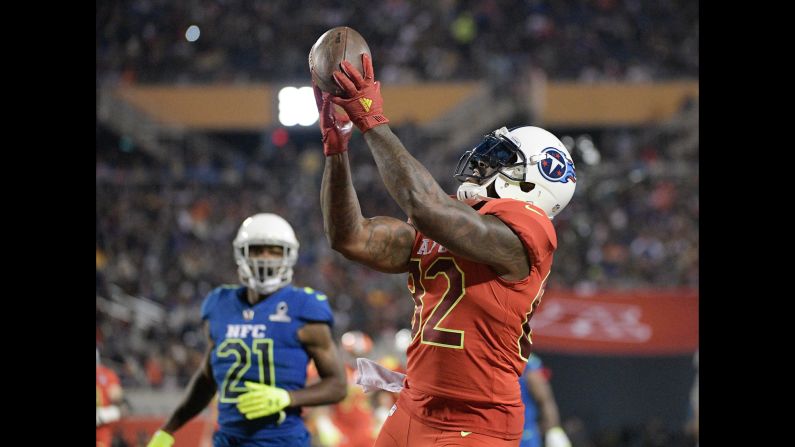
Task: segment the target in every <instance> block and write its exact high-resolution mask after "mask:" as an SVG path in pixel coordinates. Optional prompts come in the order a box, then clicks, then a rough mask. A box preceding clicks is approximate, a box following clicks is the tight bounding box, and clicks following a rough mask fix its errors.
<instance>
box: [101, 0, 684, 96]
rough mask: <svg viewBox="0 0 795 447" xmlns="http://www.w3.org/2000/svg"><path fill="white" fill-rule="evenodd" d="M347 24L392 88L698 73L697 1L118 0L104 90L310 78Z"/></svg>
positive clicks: (109, 14) (110, 16) (106, 33)
mask: <svg viewBox="0 0 795 447" xmlns="http://www.w3.org/2000/svg"><path fill="white" fill-rule="evenodd" d="M192 25H195V26H197V27H198V39H196V40H195V41H189V40H188V39H187V38H186V35H187V33H186V32H187V30H188V28H189V27H190V26H192ZM339 25H348V26H351V27H353V28H354V29H356V30H358V31H359V32H360V33H361V34H362V35H363V36H364V37H365V39H366V40H367V42H368V44H369V46H370V50H371V52H372V54H373V58H374V61H375V64H376V69H377V72H378V76H379V78H380V80H382V81H384V82H387V83H396V82H413V81H418V80H420V81H434V80H450V79H482V78H484V77H490V78H492V79H500V78H506V77H510V76H513V75H515V74H516V73H517V72H520V71H521V70H526V69H529V68H530V67H532V68H536V69H540V70H543V71H544V72H546V74H547V75H548V76H549V77H550V78H552V79H571V80H580V81H597V80H625V81H647V80H651V79H670V78H677V77H695V76H697V75H698V45H699V44H698V40H699V36H698V32H699V31H698V2H692V1H687V0H674V1H657V0H559V1H551V0H525V1H517V0H439V1H434V2H418V1H411V0H387V1H381V2H369V1H364V0H350V1H346V2H317V1H314V0H269V1H257V2H254V1H245V0H181V1H177V2H174V1H169V0H113V1H109V2H100V3H98V4H97V22H96V36H97V37H96V39H97V40H96V56H97V80H98V82H110V83H124V82H146V83H158V82H169V83H175V82H176V83H183V82H184V83H190V82H253V81H271V82H273V81H277V82H278V81H294V80H307V79H308V72H307V55H308V53H309V49H310V47H311V46H312V44H313V43H314V42H315V40H316V39H317V38H318V37H319V36H320V35H321V34H322V33H323V32H325V31H326V30H327V29H329V28H331V27H334V26H339ZM193 37H195V36H193ZM285 43H293V44H292V45H286V44H285ZM561 55H563V57H561Z"/></svg>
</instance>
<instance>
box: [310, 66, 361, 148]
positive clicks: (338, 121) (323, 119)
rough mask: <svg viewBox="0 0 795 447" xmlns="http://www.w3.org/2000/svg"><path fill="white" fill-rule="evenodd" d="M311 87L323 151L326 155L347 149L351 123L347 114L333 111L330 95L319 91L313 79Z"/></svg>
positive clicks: (351, 127)
mask: <svg viewBox="0 0 795 447" xmlns="http://www.w3.org/2000/svg"><path fill="white" fill-rule="evenodd" d="M312 88H313V89H314V90H315V103H316V104H317V111H318V113H320V133H321V135H323V153H324V154H326V157H328V156H329V155H334V154H341V153H343V152H345V151H347V150H348V141H350V139H351V134H352V132H351V131H352V130H353V123H351V120H350V119H348V117H347V116H345V115H338V114H337V113H335V112H334V105H333V104H331V101H330V98H331V95H330V94H329V93H325V92H322V91H320V88H319V87H318V86H317V85H316V84H315V81H312Z"/></svg>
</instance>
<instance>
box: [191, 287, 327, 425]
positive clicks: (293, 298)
mask: <svg viewBox="0 0 795 447" xmlns="http://www.w3.org/2000/svg"><path fill="white" fill-rule="evenodd" d="M201 313H202V319H206V320H208V321H209V323H210V336H211V337H212V339H213V341H214V342H215V349H213V352H212V359H211V362H212V370H213V376H214V378H215V383H216V384H217V386H218V394H219V399H218V424H219V425H220V430H219V431H220V432H221V433H224V434H228V435H231V436H234V437H237V438H243V439H249V440H264V439H267V438H269V437H274V436H281V435H292V434H296V433H300V432H303V431H305V430H306V429H305V427H304V422H303V420H302V419H301V408H297V407H291V408H287V409H285V412H286V413H287V418H286V419H285V420H284V421H283V422H282V423H281V424H277V420H278V414H277V415H272V416H267V417H263V418H257V419H254V420H248V419H246V418H245V416H243V415H242V414H241V413H240V412H239V411H238V410H237V407H236V404H237V396H239V395H240V394H242V393H244V392H246V388H245V382H246V381H252V382H258V383H265V384H268V385H272V386H277V387H279V388H284V389H286V390H288V391H289V390H295V389H298V388H303V387H304V386H305V384H306V368H307V364H308V363H309V355H308V354H307V352H306V351H305V350H304V348H303V345H302V344H301V342H300V341H299V340H298V330H299V329H301V327H303V326H304V325H305V324H307V323H316V322H319V323H326V324H328V325H329V326H332V325H333V323H334V320H333V315H332V312H331V308H330V307H329V304H328V298H327V297H326V295H324V294H323V293H321V292H318V291H315V290H313V289H310V288H309V287H305V288H298V287H293V286H287V287H284V288H282V289H280V290H278V291H276V292H274V293H273V294H272V295H270V296H268V297H267V298H266V299H264V300H262V301H260V302H258V303H257V304H255V305H253V306H252V305H251V304H249V302H248V300H247V299H246V287H242V286H241V287H233V286H223V287H219V288H217V289H215V290H213V291H212V292H210V294H209V295H207V298H205V300H204V304H202V310H201Z"/></svg>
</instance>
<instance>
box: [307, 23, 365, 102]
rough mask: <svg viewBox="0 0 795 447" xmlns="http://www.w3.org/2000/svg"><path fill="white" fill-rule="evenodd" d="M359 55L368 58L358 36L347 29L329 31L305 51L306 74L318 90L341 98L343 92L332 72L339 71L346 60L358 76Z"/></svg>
mask: <svg viewBox="0 0 795 447" xmlns="http://www.w3.org/2000/svg"><path fill="white" fill-rule="evenodd" d="M362 53H367V54H368V55H369V56H370V57H372V55H371V54H370V47H368V46H367V42H366V41H365V40H364V37H362V35H361V34H359V33H358V32H357V31H356V30H355V29H353V28H351V27H348V26H338V27H336V28H331V29H330V30H328V31H326V32H325V33H323V35H321V36H320V37H319V38H318V39H317V42H315V44H314V45H312V49H311V50H309V72H310V73H311V74H312V79H313V80H314V81H315V84H317V86H318V87H320V90H323V91H324V92H328V93H331V94H332V95H334V96H343V95H344V92H343V91H342V89H341V88H340V87H339V86H338V85H337V83H336V82H335V81H334V78H333V77H332V76H331V75H332V73H334V71H343V70H342V68H341V67H340V63H342V61H344V60H347V61H348V62H350V63H351V64H353V66H354V67H356V69H357V70H359V73H363V71H364V70H363V69H362V56H361V54H362Z"/></svg>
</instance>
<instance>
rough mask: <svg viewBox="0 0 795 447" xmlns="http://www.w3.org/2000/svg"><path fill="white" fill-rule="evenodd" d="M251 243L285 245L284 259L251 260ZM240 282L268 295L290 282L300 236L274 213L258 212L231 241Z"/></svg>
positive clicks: (244, 223) (296, 258)
mask: <svg viewBox="0 0 795 447" xmlns="http://www.w3.org/2000/svg"><path fill="white" fill-rule="evenodd" d="M252 245H278V246H281V247H283V248H284V255H283V256H282V258H281V259H252V258H251V257H250V256H249V247H250V246H252ZM232 246H233V247H234V250H235V262H236V263H237V273H238V276H239V277H240V282H241V283H242V284H243V285H245V286H247V287H249V288H251V289H254V290H256V291H257V292H258V293H260V294H263V295H266V294H270V293H273V292H275V291H276V290H278V289H280V288H282V287H284V286H286V285H287V284H290V282H291V281H292V280H293V266H294V265H295V262H296V261H297V260H298V239H296V238H295V232H294V231H293V227H291V226H290V224H289V223H287V221H286V220H284V219H282V218H281V217H279V216H277V215H276V214H271V213H260V214H255V215H253V216H251V217H249V218H248V219H246V220H244V221H243V224H242V225H240V229H239V230H238V231H237V237H235V241H234V242H233V243H232Z"/></svg>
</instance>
